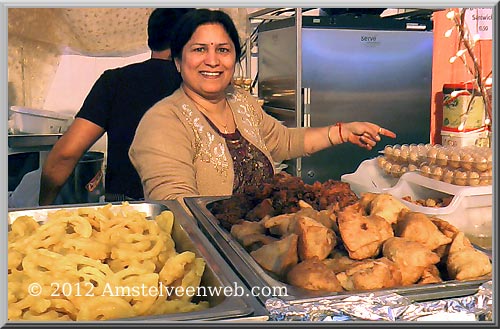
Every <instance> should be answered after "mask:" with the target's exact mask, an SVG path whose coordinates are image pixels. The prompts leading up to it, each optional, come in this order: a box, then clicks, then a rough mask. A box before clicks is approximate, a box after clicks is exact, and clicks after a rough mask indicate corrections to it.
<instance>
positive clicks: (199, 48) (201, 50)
mask: <svg viewBox="0 0 500 329" xmlns="http://www.w3.org/2000/svg"><path fill="white" fill-rule="evenodd" d="M193 50H194V51H196V52H203V51H205V48H203V47H197V48H194V49H193Z"/></svg>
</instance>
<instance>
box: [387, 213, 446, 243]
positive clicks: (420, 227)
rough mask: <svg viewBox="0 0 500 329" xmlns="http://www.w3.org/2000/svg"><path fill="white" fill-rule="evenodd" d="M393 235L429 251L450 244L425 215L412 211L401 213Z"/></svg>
mask: <svg viewBox="0 0 500 329" xmlns="http://www.w3.org/2000/svg"><path fill="white" fill-rule="evenodd" d="M394 235H395V236H399V237H402V238H406V239H408V240H412V241H416V242H420V243H421V244H423V245H424V246H426V247H427V248H429V250H434V249H436V248H438V247H439V246H442V245H446V244H448V243H450V242H451V238H449V237H447V236H446V235H444V234H443V233H441V231H440V230H439V229H438V228H437V226H436V225H435V224H434V223H433V222H432V221H431V220H430V219H429V218H428V217H427V215H425V214H423V213H420V212H413V211H406V212H401V214H400V217H399V219H398V221H397V222H396V225H395V227H394Z"/></svg>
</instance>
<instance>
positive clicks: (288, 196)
mask: <svg viewBox="0 0 500 329" xmlns="http://www.w3.org/2000/svg"><path fill="white" fill-rule="evenodd" d="M264 200H266V201H265V202H264V203H263V201H264ZM300 200H302V201H304V202H307V203H308V204H309V205H311V206H312V208H313V209H315V210H327V209H328V210H332V211H338V210H340V209H342V208H344V207H346V206H348V205H351V204H353V203H355V202H357V201H358V197H357V195H356V193H354V192H353V191H352V190H351V187H350V186H349V184H348V183H345V182H341V181H335V180H328V181H326V182H324V183H320V182H315V183H314V184H312V185H309V184H305V183H304V181H303V180H302V179H301V178H300V177H296V176H292V175H290V174H288V173H286V172H280V173H278V174H276V175H274V177H273V178H272V180H271V181H270V182H265V183H263V184H262V185H260V186H250V187H247V188H246V189H245V191H244V192H243V193H241V194H235V195H233V196H232V197H231V198H229V199H225V200H221V201H218V202H215V203H213V204H212V205H211V209H210V211H211V212H212V213H213V214H214V216H215V218H217V219H218V220H219V222H220V224H221V225H222V227H224V228H226V229H228V230H230V229H231V226H232V225H233V224H237V223H239V222H240V221H242V220H248V221H259V220H261V219H263V218H264V217H265V215H269V216H276V215H280V214H288V213H294V212H297V211H299V210H300V209H301V208H300V206H299V201H300ZM256 207H257V209H255V208H256Z"/></svg>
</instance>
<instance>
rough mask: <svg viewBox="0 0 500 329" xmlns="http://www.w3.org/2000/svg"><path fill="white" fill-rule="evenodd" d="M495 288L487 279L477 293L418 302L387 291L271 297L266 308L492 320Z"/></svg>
mask: <svg viewBox="0 0 500 329" xmlns="http://www.w3.org/2000/svg"><path fill="white" fill-rule="evenodd" d="M492 289H493V284H492V281H488V282H485V283H484V284H482V285H481V286H480V287H479V289H478V291H477V293H475V294H474V295H469V296H464V297H457V298H449V299H441V300H433V301H425V302H415V303H412V302H411V300H409V299H408V298H406V297H404V296H401V295H398V294H396V293H384V292H373V293H363V294H359V295H350V296H347V297H345V296H330V297H324V298H318V299H312V300H298V301H291V302H285V301H283V300H281V299H279V298H270V299H268V300H267V301H266V308H267V310H268V312H269V320H270V321H418V319H419V318H423V317H427V316H429V315H436V314H442V313H446V314H452V313H460V314H464V313H466V314H474V316H475V319H476V320H477V321H492V311H493V292H492ZM450 319H451V320H453V317H451V318H450Z"/></svg>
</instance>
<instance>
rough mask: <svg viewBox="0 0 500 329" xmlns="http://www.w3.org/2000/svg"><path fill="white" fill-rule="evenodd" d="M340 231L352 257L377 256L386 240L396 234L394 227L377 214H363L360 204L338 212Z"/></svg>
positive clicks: (358, 258)
mask: <svg viewBox="0 0 500 329" xmlns="http://www.w3.org/2000/svg"><path fill="white" fill-rule="evenodd" d="M338 225H339V231H340V235H341V238H342V241H343V242H344V246H345V248H346V249H347V251H348V253H349V257H350V258H352V259H356V260H360V259H365V258H369V257H375V256H377V255H378V254H379V253H380V247H381V246H382V244H383V243H384V241H385V240H387V239H388V238H390V237H392V236H394V233H393V231H392V227H391V225H390V224H389V222H387V221H386V220H385V219H384V218H382V217H380V216H377V215H370V216H363V215H362V209H360V205H359V204H354V205H352V206H349V207H346V208H344V210H343V211H341V212H339V213H338Z"/></svg>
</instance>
